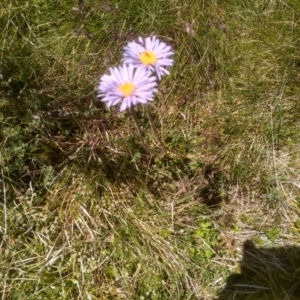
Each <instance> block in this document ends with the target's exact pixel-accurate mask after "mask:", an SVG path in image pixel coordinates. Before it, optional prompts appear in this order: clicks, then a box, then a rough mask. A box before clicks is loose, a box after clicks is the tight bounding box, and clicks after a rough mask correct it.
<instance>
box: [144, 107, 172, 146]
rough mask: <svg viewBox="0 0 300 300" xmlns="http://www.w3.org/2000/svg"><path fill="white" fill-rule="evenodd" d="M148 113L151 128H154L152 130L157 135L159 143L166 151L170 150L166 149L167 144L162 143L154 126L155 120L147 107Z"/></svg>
mask: <svg viewBox="0 0 300 300" xmlns="http://www.w3.org/2000/svg"><path fill="white" fill-rule="evenodd" d="M146 111H147V115H148V118H149V120H150V124H151V128H152V130H153V132H154V134H155V136H156V138H157V140H158V142H159V143H160V145H161V146H162V147H163V148H164V150H168V148H167V147H166V145H165V143H164V142H163V141H162V139H161V138H160V136H159V135H158V132H157V130H156V128H155V126H154V123H153V118H152V116H151V114H150V112H149V109H148V106H146Z"/></svg>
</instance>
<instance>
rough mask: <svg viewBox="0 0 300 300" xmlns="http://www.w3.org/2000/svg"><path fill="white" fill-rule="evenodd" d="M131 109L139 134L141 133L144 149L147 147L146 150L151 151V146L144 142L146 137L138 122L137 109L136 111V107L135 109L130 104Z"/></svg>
mask: <svg viewBox="0 0 300 300" xmlns="http://www.w3.org/2000/svg"><path fill="white" fill-rule="evenodd" d="M129 110H130V113H131V115H132V118H133V121H134V124H135V127H136V129H137V131H138V134H139V137H140V140H141V143H142V145H143V147H144V149H145V150H146V151H148V152H149V148H148V147H147V146H146V144H145V142H144V138H143V135H142V131H141V127H140V125H139V122H138V120H137V116H136V111H135V109H134V107H133V106H130V109H129Z"/></svg>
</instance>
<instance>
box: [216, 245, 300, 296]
mask: <svg viewBox="0 0 300 300" xmlns="http://www.w3.org/2000/svg"><path fill="white" fill-rule="evenodd" d="M231 299H232V300H233V299H236V300H239V299H243V300H250V299H251V300H266V299H272V300H283V299H285V300H296V299H300V247H296V246H289V247H288V246H287V247H278V248H263V247H262V248H257V247H255V245H254V244H253V243H252V242H251V241H246V242H245V243H244V250H243V260H242V262H241V273H240V274H232V275H230V276H229V277H228V278H227V284H226V286H225V288H224V290H223V291H222V292H221V293H220V295H219V298H218V300H231Z"/></svg>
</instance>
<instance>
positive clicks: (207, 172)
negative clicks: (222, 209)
mask: <svg viewBox="0 0 300 300" xmlns="http://www.w3.org/2000/svg"><path fill="white" fill-rule="evenodd" d="M203 177H204V185H203V186H202V187H201V189H200V196H201V198H202V203H204V204H205V205H207V206H209V207H215V208H216V207H218V205H219V204H220V203H221V202H223V201H226V200H227V189H228V188H227V186H228V180H227V179H226V177H225V176H224V174H223V173H222V171H221V170H219V169H218V167H217V166H214V165H212V164H207V165H205V166H204V170H203Z"/></svg>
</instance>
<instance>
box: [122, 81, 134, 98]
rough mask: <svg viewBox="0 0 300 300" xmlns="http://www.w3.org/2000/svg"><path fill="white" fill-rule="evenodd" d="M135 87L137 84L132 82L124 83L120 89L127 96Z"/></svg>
mask: <svg viewBox="0 0 300 300" xmlns="http://www.w3.org/2000/svg"><path fill="white" fill-rule="evenodd" d="M134 89H135V85H134V84H133V83H131V82H126V83H123V84H121V85H120V86H119V91H120V92H122V93H123V94H124V96H125V97H128V96H130V95H131V94H132V92H133V91H134Z"/></svg>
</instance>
